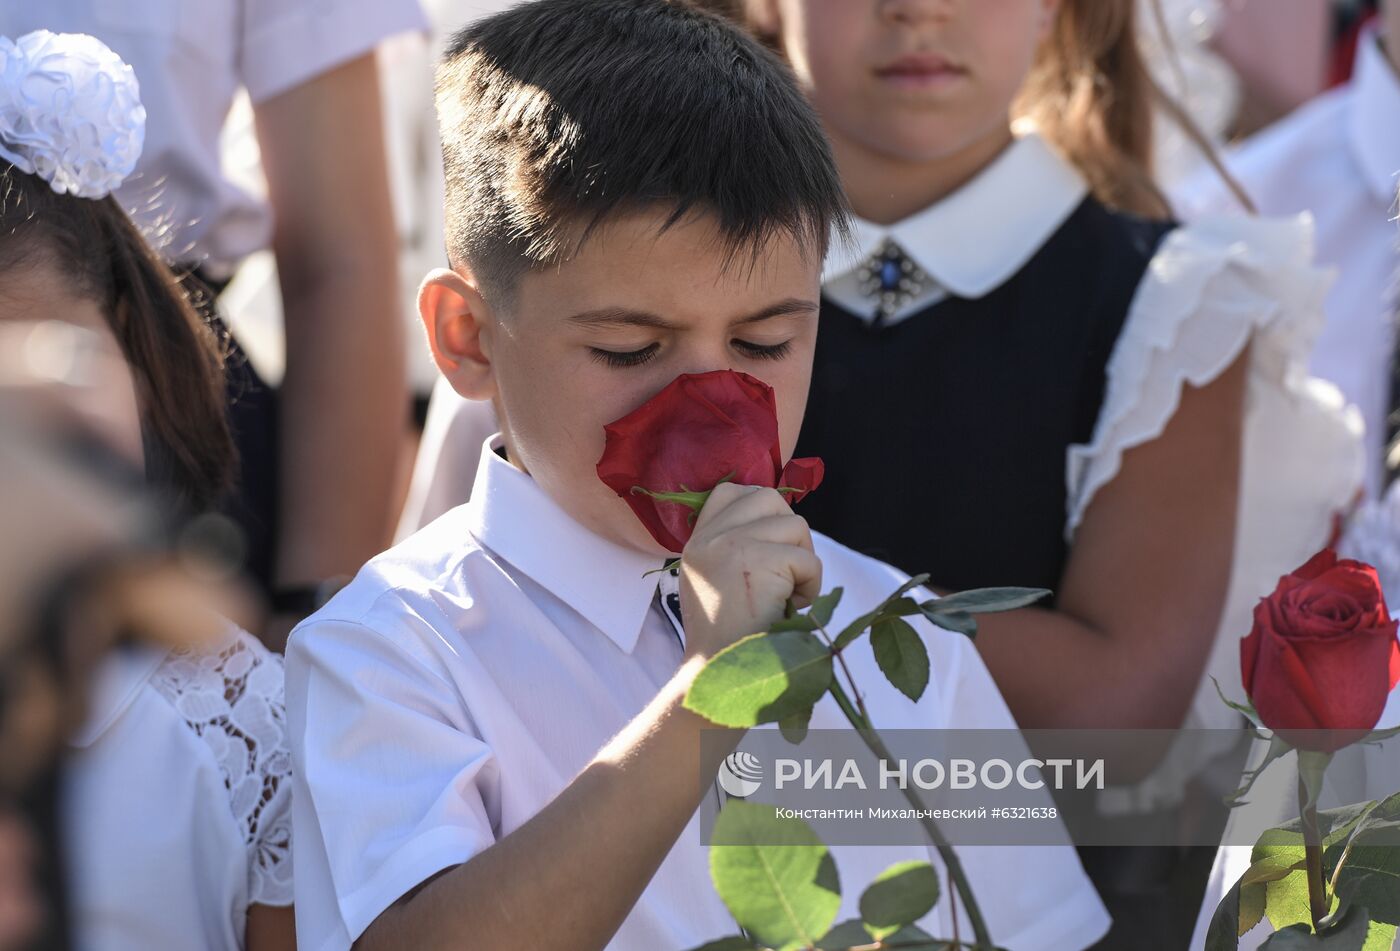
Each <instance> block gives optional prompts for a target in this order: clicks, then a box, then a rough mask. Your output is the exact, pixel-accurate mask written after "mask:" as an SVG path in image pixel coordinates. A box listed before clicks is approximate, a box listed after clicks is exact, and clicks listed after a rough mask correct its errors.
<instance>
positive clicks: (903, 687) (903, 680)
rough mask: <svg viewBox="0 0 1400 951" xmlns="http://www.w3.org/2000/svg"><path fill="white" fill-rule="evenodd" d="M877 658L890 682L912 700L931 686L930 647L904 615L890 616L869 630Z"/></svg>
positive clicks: (916, 698) (871, 643)
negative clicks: (925, 645) (929, 670)
mask: <svg viewBox="0 0 1400 951" xmlns="http://www.w3.org/2000/svg"><path fill="white" fill-rule="evenodd" d="M870 646H871V647H872V648H874V649H875V661H876V662H877V663H878V664H879V665H880V669H881V670H883V671H884V672H885V676H886V677H888V678H889V681H890V683H892V684H894V685H895V686H896V687H898V688H899V690H900V692H901V693H903V694H904V695H905V696H906V697H908V698H909V699H910V700H918V699H919V697H921V696H923V693H924V688H925V687H927V686H928V648H926V647H924V642H923V639H922V638H920V637H919V632H918V631H916V630H914V628H913V626H912V625H910V623H909V622H908V621H906V620H904V619H903V618H890V619H889V620H888V621H881V622H880V623H878V624H876V625H875V627H874V628H873V629H872V630H871V632H870Z"/></svg>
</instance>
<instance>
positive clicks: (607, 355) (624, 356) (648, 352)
mask: <svg viewBox="0 0 1400 951" xmlns="http://www.w3.org/2000/svg"><path fill="white" fill-rule="evenodd" d="M660 349H661V345H660V344H655V343H654V344H652V345H651V346H649V347H643V348H642V349H640V350H629V351H627V352H626V353H618V352H617V351H616V350H599V349H598V348H597V347H589V348H588V355H589V356H590V357H592V358H593V359H594V360H596V361H598V362H599V363H606V364H607V365H608V366H610V367H636V366H641V365H642V364H643V363H646V362H647V361H648V360H650V359H651V358H652V357H654V356H656V352H657V351H658V350H660Z"/></svg>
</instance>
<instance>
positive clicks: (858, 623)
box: [831, 608, 880, 651]
mask: <svg viewBox="0 0 1400 951" xmlns="http://www.w3.org/2000/svg"><path fill="white" fill-rule="evenodd" d="M879 617H880V609H879V608H876V609H875V610H874V611H870V612H868V613H866V614H862V615H861V616H860V617H858V618H856V619H855V620H854V621H852V622H851V623H850V624H847V625H846V626H845V627H843V628H841V633H840V634H837V635H836V637H835V639H833V640H832V642H831V646H832V647H833V648H834V649H835V650H838V651H839V650H841V649H843V648H844V647H845V646H846V645H847V644H849V643H851V641H854V640H855V639H856V638H857V637H860V636H861V635H862V634H864V633H865V629H866V628H868V627H869V626H870V625H872V624H874V623H875V621H876V620H878V619H879Z"/></svg>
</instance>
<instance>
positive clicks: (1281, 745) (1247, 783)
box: [1225, 700, 1293, 809]
mask: <svg viewBox="0 0 1400 951" xmlns="http://www.w3.org/2000/svg"><path fill="white" fill-rule="evenodd" d="M1225 702H1226V703H1229V701H1228V700H1227V701H1225ZM1292 751H1293V747H1291V746H1289V745H1288V744H1287V743H1285V742H1284V741H1283V740H1282V739H1280V738H1279V737H1278V736H1277V735H1274V736H1272V737H1270V738H1269V749H1268V751H1267V752H1266V753H1265V754H1264V758H1263V760H1261V761H1260V763H1259V765H1258V766H1256V767H1255V768H1254V769H1251V770H1245V773H1244V776H1243V777H1241V779H1240V788H1239V789H1236V790H1235V791H1234V792H1232V793H1231V794H1230V795H1228V796H1226V797H1225V805H1227V806H1229V807H1231V808H1232V809H1233V808H1234V807H1235V806H1243V805H1244V804H1245V799H1244V797H1245V796H1247V795H1249V791H1250V789H1252V788H1253V787H1254V782H1255V780H1257V779H1258V778H1259V777H1260V776H1262V775H1263V773H1264V770H1266V769H1268V768H1269V766H1270V765H1271V764H1272V763H1273V762H1274V760H1276V759H1278V758H1280V757H1282V756H1287V755H1288V754H1289V753H1291V752H1292Z"/></svg>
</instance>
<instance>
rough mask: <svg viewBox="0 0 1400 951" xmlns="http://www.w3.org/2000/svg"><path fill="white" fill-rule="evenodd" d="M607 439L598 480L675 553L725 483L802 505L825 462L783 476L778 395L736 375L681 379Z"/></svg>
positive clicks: (792, 468)
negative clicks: (772, 492) (781, 494)
mask: <svg viewBox="0 0 1400 951" xmlns="http://www.w3.org/2000/svg"><path fill="white" fill-rule="evenodd" d="M605 431H606V432H607V443H606V445H605V447H604V449H603V458H602V459H600V460H598V478H600V479H602V480H603V482H604V483H606V484H607V486H608V487H609V488H611V489H612V490H613V491H614V492H616V493H617V494H618V495H620V496H622V498H623V499H625V500H626V501H627V504H628V505H630V506H631V507H632V511H633V512H635V513H636V515H637V518H639V519H641V521H642V524H643V525H645V526H646V528H647V531H648V532H650V533H651V537H652V538H654V539H656V541H657V543H658V544H660V545H661V546H662V547H663V548H665V549H666V550H667V551H670V552H676V553H679V552H680V551H681V550H682V549H684V548H685V543H686V542H687V541H689V540H690V533H691V530H692V528H693V527H694V524H695V514H696V512H698V511H699V509H700V506H701V505H703V504H704V500H705V497H706V496H707V495H708V493H709V491H710V490H711V489H713V488H714V487H715V486H716V485H718V484H719V483H720V482H722V481H729V482H736V483H738V484H740V485H761V486H767V487H768V488H780V487H781V488H791V489H793V490H795V491H793V492H791V493H790V494H789V496H788V500H789V501H790V502H796V501H797V500H798V499H801V498H802V497H803V496H805V495H806V494H807V493H808V492H811V491H812V490H813V489H815V488H816V487H817V486H818V484H820V483H821V480H822V461H821V460H820V459H794V460H792V461H791V462H790V463H788V465H787V468H783V458H782V449H781V447H780V446H779V443H778V407H777V401H776V400H775V399H774V398H773V388H772V387H771V386H769V385H768V384H767V383H764V382H763V381H762V380H757V379H755V378H753V377H751V376H749V375H748V374H746V373H736V372H734V371H733V370H715V371H713V372H710V373H687V374H685V375H683V376H678V377H676V378H675V379H674V380H672V381H671V382H670V383H669V384H668V385H667V386H666V387H665V389H663V390H662V391H661V392H660V393H657V394H656V395H655V396H653V397H652V398H651V399H649V400H647V401H646V402H645V403H643V404H642V405H641V406H640V407H638V408H637V409H636V410H635V411H634V412H632V413H629V414H628V415H626V416H624V417H622V418H621V419H619V420H617V421H616V422H612V423H609V424H608V425H607V426H606V427H605ZM658 495H660V496H667V495H669V496H673V497H672V498H658V497H657V496H658ZM675 496H679V497H675Z"/></svg>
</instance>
